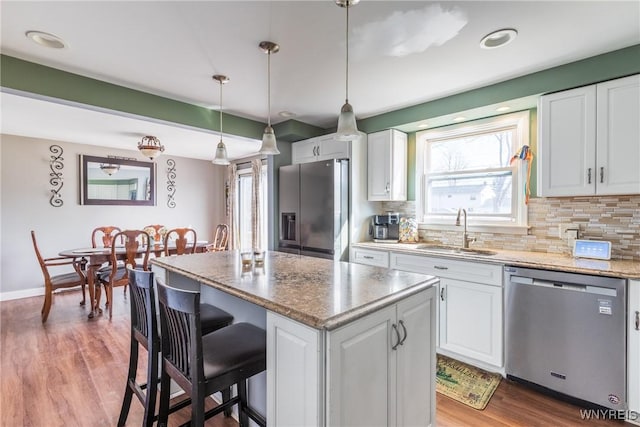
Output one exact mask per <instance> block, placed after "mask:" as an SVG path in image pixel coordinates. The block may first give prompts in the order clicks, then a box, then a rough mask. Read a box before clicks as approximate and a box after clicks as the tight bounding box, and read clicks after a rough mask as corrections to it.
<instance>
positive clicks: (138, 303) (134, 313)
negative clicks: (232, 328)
mask: <svg viewBox="0 0 640 427" xmlns="http://www.w3.org/2000/svg"><path fill="white" fill-rule="evenodd" d="M128 270H129V286H130V288H131V291H130V292H131V303H130V305H131V350H130V354H129V371H128V373H127V386H126V388H125V393H124V398H123V401H122V409H121V410H120V417H119V418H118V426H124V425H125V423H126V421H127V416H128V415H129V409H130V407H131V398H132V397H133V395H134V394H135V395H136V397H137V398H138V399H139V400H140V402H141V403H142V404H143V406H144V419H143V423H142V425H143V426H145V427H146V426H148V427H151V426H152V425H153V422H154V421H155V420H157V418H158V417H157V415H156V414H155V408H156V398H157V395H158V363H159V354H160V335H159V333H158V331H159V328H158V317H157V310H156V296H155V290H154V286H153V273H152V272H150V271H142V270H133V269H128ZM201 313H202V316H201V323H202V325H201V327H202V331H203V333H204V331H207V333H209V332H212V331H215V330H217V329H220V328H222V327H225V326H228V325H230V324H231V323H232V322H233V316H232V315H231V314H229V313H227V312H226V311H224V310H221V309H219V308H218V307H215V306H212V305H209V304H202V307H201ZM140 346H142V347H144V348H145V349H146V350H147V353H148V358H149V360H148V363H147V382H146V383H144V384H138V383H137V382H136V372H137V369H138V353H139V349H140ZM221 391H222V400H223V401H225V402H226V401H228V400H230V398H231V389H230V388H226V389H224V390H221ZM190 403H191V401H190V399H186V400H184V401H181V402H179V403H177V404H176V405H174V406H172V407H171V408H170V412H174V411H177V410H178V409H181V408H184V407H186V406H188V405H189V404H190ZM225 415H227V416H229V415H231V410H229V411H226V412H225Z"/></svg>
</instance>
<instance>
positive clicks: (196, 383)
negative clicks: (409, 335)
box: [156, 277, 267, 427]
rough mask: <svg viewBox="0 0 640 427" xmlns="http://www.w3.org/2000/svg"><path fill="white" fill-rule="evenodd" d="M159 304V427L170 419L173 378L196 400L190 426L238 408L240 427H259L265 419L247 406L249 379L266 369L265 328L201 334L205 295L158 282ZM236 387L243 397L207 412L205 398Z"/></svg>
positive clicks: (246, 326) (236, 325)
mask: <svg viewBox="0 0 640 427" xmlns="http://www.w3.org/2000/svg"><path fill="white" fill-rule="evenodd" d="M156 284H157V285H158V286H157V290H158V301H159V303H160V328H161V333H160V336H161V344H160V349H161V354H162V376H161V380H160V381H161V382H160V409H159V414H158V426H166V425H167V421H168V417H169V393H170V383H171V380H172V379H173V380H174V381H175V382H176V384H178V385H179V386H180V388H182V389H183V390H184V392H185V394H186V395H187V396H188V397H190V398H191V425H192V426H202V425H204V420H205V419H207V418H210V417H212V416H214V415H216V414H219V413H221V412H223V411H225V410H227V409H228V408H230V407H231V406H232V405H235V404H236V403H237V404H238V412H239V421H240V427H245V426H247V427H248V425H249V418H251V419H252V420H253V421H255V422H256V423H257V424H258V425H260V426H263V427H264V426H266V420H265V419H264V417H262V416H261V415H260V414H258V413H257V412H256V411H254V410H253V409H252V408H251V407H250V406H249V405H248V402H247V379H249V378H250V377H252V376H254V375H256V374H258V373H260V372H263V371H264V370H265V369H266V363H267V362H266V360H267V357H266V356H267V337H266V332H265V331H264V329H261V328H259V327H257V326H255V325H252V324H250V323H245V322H242V323H234V324H233V325H230V326H226V327H224V328H221V329H218V330H217V331H215V332H211V333H210V334H206V335H203V334H202V326H201V322H200V319H201V312H200V292H194V291H189V290H183V289H177V288H173V287H170V286H167V285H166V284H165V282H164V281H163V280H162V279H160V278H159V277H156ZM234 384H235V385H236V386H237V390H238V395H237V396H235V397H233V398H231V399H229V400H228V401H226V402H223V403H222V404H220V405H219V406H217V407H215V408H214V409H211V410H209V411H207V412H206V413H205V411H204V400H205V397H207V396H209V395H211V394H213V393H215V392H218V391H221V390H223V389H225V388H229V387H231V386H232V385H234Z"/></svg>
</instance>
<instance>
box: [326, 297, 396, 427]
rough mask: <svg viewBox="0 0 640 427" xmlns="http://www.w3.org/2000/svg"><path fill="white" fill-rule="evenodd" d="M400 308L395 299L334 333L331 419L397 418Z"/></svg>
mask: <svg viewBox="0 0 640 427" xmlns="http://www.w3.org/2000/svg"><path fill="white" fill-rule="evenodd" d="M395 313H396V306H395V305H394V306H391V307H387V308H385V309H383V310H380V311H378V312H376V313H373V314H372V315H369V316H366V317H363V318H361V319H358V320H356V321H354V322H353V323H350V324H348V325H346V326H344V327H342V328H339V329H337V330H335V331H331V332H330V333H329V340H328V354H329V360H328V373H329V377H328V378H329V379H328V382H327V393H328V405H329V407H328V423H327V425H330V426H390V425H394V424H395V418H394V417H395V398H394V394H393V392H394V389H395V384H394V383H393V381H395V376H396V372H395V367H396V354H397V351H393V350H391V344H390V343H391V342H394V343H395V342H396V335H395V331H394V330H392V326H391V325H392V324H393V323H394V322H395Z"/></svg>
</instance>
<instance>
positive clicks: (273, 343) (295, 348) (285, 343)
mask: <svg viewBox="0 0 640 427" xmlns="http://www.w3.org/2000/svg"><path fill="white" fill-rule="evenodd" d="M322 354H323V352H322V347H321V339H320V332H319V331H318V330H315V329H311V328H309V327H307V326H305V325H302V324H300V323H298V322H295V321H293V320H291V319H287V318H286V317H282V316H280V315H278V314H275V313H272V312H270V311H269V312H267V419H268V420H269V425H274V426H298V425H305V426H319V425H323V422H322V421H323V416H324V405H323V395H322V393H321V390H322V380H321V371H320V366H322V359H321V356H320V355H322Z"/></svg>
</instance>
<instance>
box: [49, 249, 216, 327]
mask: <svg viewBox="0 0 640 427" xmlns="http://www.w3.org/2000/svg"><path fill="white" fill-rule="evenodd" d="M208 244H209V242H208V241H206V240H198V241H197V242H196V243H195V245H196V252H204V250H205V248H206V246H207V245H208ZM192 246H193V243H191V244H187V249H189V248H191V247H192ZM168 249H169V255H171V254H172V253H175V251H176V246H175V244H172V243H171V242H169V247H168ZM145 251H146V246H142V245H141V246H140V247H139V248H138V252H139V253H143V252H145ZM150 252H151V253H153V254H155V256H156V257H160V256H162V254H164V253H165V247H164V245H163V244H153V245H152V246H151V249H150ZM115 253H116V259H118V260H123V259H125V258H126V255H127V250H126V248H125V247H124V245H117V246H116V247H115ZM58 255H59V256H61V257H67V258H84V259H85V260H87V266H86V273H87V287H88V288H89V300H90V303H91V311H90V312H89V316H88V317H89V319H92V318H93V317H94V316H95V315H96V314H99V313H100V312H101V311H102V310H101V309H100V308H99V307H98V306H97V301H96V275H97V272H98V270H99V269H100V268H101V267H102V266H103V265H104V263H106V262H109V260H110V259H111V248H76V249H65V250H62V251H60V252H59V253H58Z"/></svg>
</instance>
